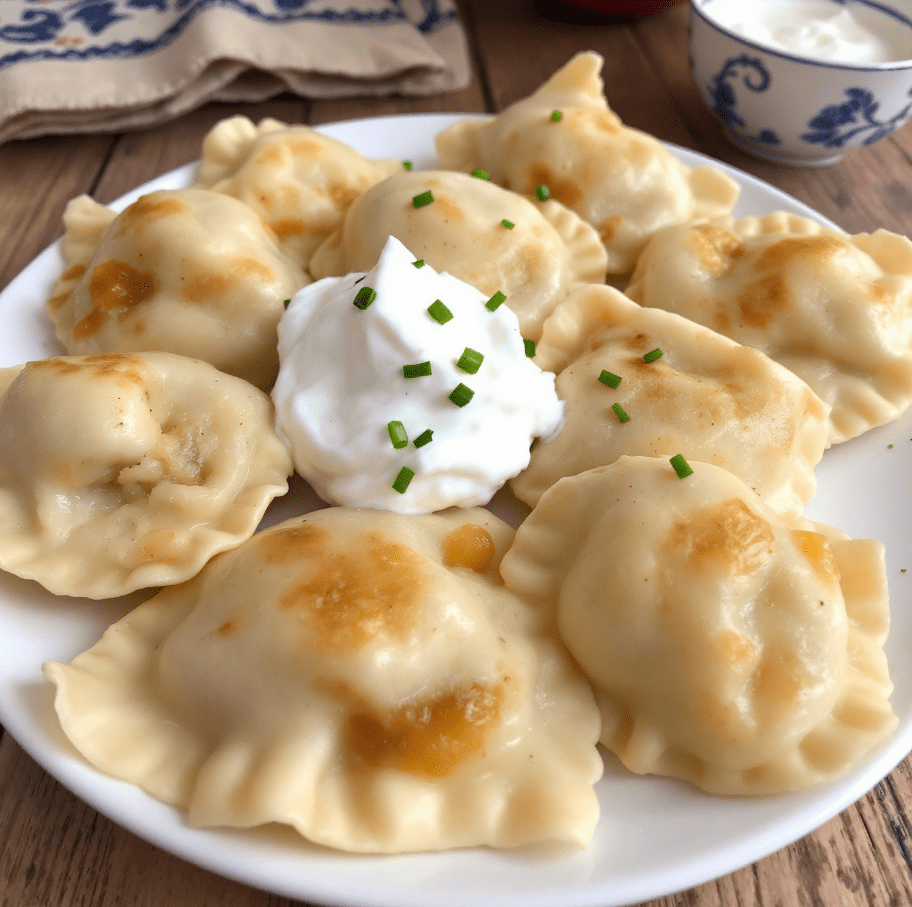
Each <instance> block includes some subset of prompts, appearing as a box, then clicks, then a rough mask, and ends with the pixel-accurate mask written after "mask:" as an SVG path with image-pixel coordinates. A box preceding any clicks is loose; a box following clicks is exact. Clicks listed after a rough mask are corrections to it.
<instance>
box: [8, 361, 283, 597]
mask: <svg viewBox="0 0 912 907" xmlns="http://www.w3.org/2000/svg"><path fill="white" fill-rule="evenodd" d="M0 384H2V385H4V386H5V390H4V392H3V396H2V398H0V567H2V568H3V569H4V570H6V571H8V572H10V573H14V574H16V575H17V576H21V577H24V578H26V579H34V580H37V581H38V582H39V583H41V584H42V585H43V586H44V587H45V588H47V589H49V590H50V591H51V592H54V593H56V594H58V595H71V596H86V597H89V598H112V597H114V596H118V595H124V594H126V593H128V592H131V591H133V590H135V589H141V588H146V587H150V586H161V585H167V584H171V583H179V582H182V581H183V580H186V579H189V578H190V577H191V576H193V575H194V574H196V573H197V572H198V571H199V570H200V569H201V568H202V566H203V564H205V563H206V561H207V560H209V558H210V557H212V556H213V555H214V554H216V553H217V552H219V551H223V550H224V549H226V548H230V547H233V546H234V545H238V544H240V543H241V542H242V541H244V539H246V538H248V537H249V536H250V535H251V534H252V533H253V532H254V530H255V529H256V527H257V524H258V523H259V521H260V519H261V517H262V516H263V513H264V511H265V510H266V507H267V505H268V504H269V502H270V501H271V500H273V498H275V497H277V496H279V495H283V494H285V492H286V491H287V490H288V476H289V475H290V474H291V471H292V465H291V457H290V454H289V453H288V449H287V448H286V447H285V445H284V443H283V442H282V441H281V439H280V438H279V437H278V435H277V434H276V433H275V430H274V428H273V418H274V417H273V408H272V402H271V401H270V399H269V397H267V396H266V394H264V393H263V392H262V391H260V390H258V389H257V388H255V387H253V386H252V385H251V384H249V383H248V382H246V381H242V380H241V379H239V378H235V377H232V376H231V375H225V374H223V373H221V372H219V371H218V370H217V369H215V368H213V367H212V366H211V365H209V364H207V363H205V362H200V361H198V360H194V359H188V358H185V357H183V356H177V355H174V354H172V353H146V354H132V355H131V354H117V353H107V354H100V355H96V356H61V357H58V358H52V359H44V360H39V361H35V362H29V363H27V364H26V365H24V366H21V367H16V368H12V369H6V370H4V372H3V374H2V376H0Z"/></svg>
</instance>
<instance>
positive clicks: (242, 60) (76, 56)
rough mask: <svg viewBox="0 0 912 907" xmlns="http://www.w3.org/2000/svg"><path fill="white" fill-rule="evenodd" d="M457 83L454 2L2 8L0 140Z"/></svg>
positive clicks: (460, 58)
mask: <svg viewBox="0 0 912 907" xmlns="http://www.w3.org/2000/svg"><path fill="white" fill-rule="evenodd" d="M468 80H469V62H468V53H467V49H466V42H465V36H464V33H463V31H462V26H461V23H460V21H459V17H458V15H457V11H456V9H455V7H454V5H453V3H452V0H0V142H2V141H6V140H8V139H11V138H27V137H32V136H36V135H43V134H47V133H63V132H94V131H102V130H105V131H111V130H118V131H119V130H123V129H129V128H136V127H140V126H147V125H151V124H154V123H158V122H163V121H165V120H167V119H169V118H171V117H174V116H178V115H180V114H182V113H184V112H185V111H187V110H190V109H192V108H193V107H195V106H198V105H199V104H202V103H204V102H206V101H210V100H221V101H255V100H263V99H265V98H268V97H271V96H272V95H275V94H278V93H279V92H282V91H292V92H294V93H296V94H299V95H302V96H305V97H314V98H318V97H322V98H326V97H343V96H346V95H366V94H376V95H380V94H391V93H401V94H433V93H437V92H444V91H453V90H456V89H459V88H462V87H464V86H465V85H466V84H467V83H468Z"/></svg>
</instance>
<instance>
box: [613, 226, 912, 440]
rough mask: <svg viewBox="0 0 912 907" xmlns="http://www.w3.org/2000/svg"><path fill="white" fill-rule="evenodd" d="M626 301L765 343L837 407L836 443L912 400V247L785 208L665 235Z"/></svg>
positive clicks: (652, 247)
mask: <svg viewBox="0 0 912 907" xmlns="http://www.w3.org/2000/svg"><path fill="white" fill-rule="evenodd" d="M627 294H628V295H629V296H630V297H632V298H633V299H635V300H636V301H637V302H639V303H640V304H641V305H644V306H654V307H657V308H661V309H668V310H669V311H672V312H677V313H678V314H679V315H683V316H684V317H686V318H690V319H692V320H693V321H697V322H699V323H700V324H704V325H706V326H707V327H710V328H712V329H713V330H716V331H719V332H720V333H722V334H727V335H728V336H729V337H732V338H734V339H735V340H737V341H738V342H739V343H743V344H746V345H748V346H753V347H756V348H757V349H760V350H762V351H763V352H764V353H766V354H767V355H768V356H769V357H770V358H772V359H775V360H776V361H777V362H780V363H782V365H784V366H785V367H786V368H788V369H791V370H792V371H793V372H795V374H796V375H798V376H799V377H801V378H803V379H804V380H805V381H806V382H807V383H808V384H809V385H810V386H811V388H812V389H813V390H814V391H815V393H816V394H817V395H818V396H819V397H820V398H821V399H822V400H823V401H824V402H825V403H826V404H827V405H828V406H829V407H830V408H831V412H830V423H831V427H830V443H831V444H836V443H838V442H840V441H846V440H848V439H849V438H854V437H855V436H857V435H860V434H862V433H863V432H865V431H867V430H868V429H870V428H874V427H875V426H877V425H883V424H885V423H887V422H890V421H891V420H893V419H895V418H896V417H897V416H899V415H900V413H902V412H903V411H904V410H905V409H906V408H907V407H908V406H909V404H910V403H912V242H910V241H909V240H908V239H907V238H906V237H904V236H899V235H897V234H895V233H889V232H888V231H886V230H878V231H876V232H875V233H870V234H867V233H860V234H857V235H854V236H852V235H849V234H846V233H841V232H839V231H837V230H832V229H828V228H825V227H822V226H821V225H820V224H818V223H816V222H815V221H813V220H810V219H809V218H805V217H800V216H798V215H794V214H787V213H785V212H773V213H771V214H768V215H765V216H763V217H745V218H741V219H739V220H733V219H732V218H719V219H716V220H712V221H709V222H697V223H693V224H687V225H683V226H678V227H669V228H668V229H666V230H663V231H661V233H659V234H658V235H656V236H655V237H654V239H653V240H652V241H651V242H650V243H649V246H648V247H647V249H646V251H645V252H644V253H643V255H642V257H641V260H640V262H639V264H638V265H637V267H636V270H635V271H634V273H633V277H632V280H631V283H630V286H629V287H628V288H627Z"/></svg>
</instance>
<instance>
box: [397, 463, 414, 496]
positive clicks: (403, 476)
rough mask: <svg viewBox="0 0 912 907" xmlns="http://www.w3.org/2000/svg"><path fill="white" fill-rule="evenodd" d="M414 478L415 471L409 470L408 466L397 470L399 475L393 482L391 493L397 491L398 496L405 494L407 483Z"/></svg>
mask: <svg viewBox="0 0 912 907" xmlns="http://www.w3.org/2000/svg"><path fill="white" fill-rule="evenodd" d="M414 478H415V470H414V469H409V468H408V466H403V467H402V469H400V470H399V475H397V476H396V481H395V482H393V491H398V492H399V494H405V490H406V489H407V488H408V487H409V483H410V482H411V481H412V479H414Z"/></svg>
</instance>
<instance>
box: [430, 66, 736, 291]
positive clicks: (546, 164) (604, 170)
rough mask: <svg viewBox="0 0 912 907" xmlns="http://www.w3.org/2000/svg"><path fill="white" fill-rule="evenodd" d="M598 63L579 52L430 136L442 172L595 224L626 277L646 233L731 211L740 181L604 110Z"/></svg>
mask: <svg viewBox="0 0 912 907" xmlns="http://www.w3.org/2000/svg"><path fill="white" fill-rule="evenodd" d="M602 62H603V60H602V57H601V56H599V55H598V54H596V53H593V52H591V51H590V52H586V53H580V54H577V55H576V56H575V57H573V59H571V60H570V61H569V62H568V63H567V64H566V65H565V66H564V67H562V68H561V69H559V70H558V71H557V72H556V73H555V74H554V75H553V76H551V78H550V79H548V81H547V82H545V83H544V85H542V86H541V87H540V88H539V89H538V90H537V91H535V92H534V93H533V94H532V95H530V96H529V97H527V98H525V99H523V100H521V101H518V102H517V103H515V104H513V105H512V106H511V107H508V108H507V109H506V110H504V111H503V112H502V113H500V114H498V115H497V116H495V117H488V118H486V119H480V120H478V119H476V120H464V121H461V122H458V123H456V124H454V125H453V126H450V127H449V128H448V129H445V130H444V131H443V132H441V133H440V134H439V135H438V136H437V139H436V141H437V154H438V157H439V159H440V166H441V167H443V168H444V169H451V170H461V171H464V172H471V171H473V170H474V169H476V168H480V169H483V170H485V171H487V172H489V173H490V175H491V179H493V180H494V181H495V182H497V183H499V184H500V185H502V186H505V187H506V188H508V189H513V190H514V191H516V192H519V193H522V194H523V195H533V194H534V193H535V191H536V189H537V188H538V187H539V186H540V185H544V186H547V187H548V189H549V190H550V192H551V197H552V198H555V199H557V200H558V201H559V202H563V204H565V205H566V206H567V207H568V208H571V209H572V210H573V211H575V212H576V213H577V214H579V215H580V216H581V217H582V218H583V219H584V220H585V221H587V222H588V223H590V224H592V225H593V226H594V227H595V228H596V229H597V230H598V233H599V236H600V237H601V239H602V242H603V243H604V245H605V248H606V249H607V250H608V270H609V272H610V273H612V274H626V273H629V272H630V270H631V269H632V268H633V266H634V264H635V262H636V257H637V255H638V254H639V252H640V250H641V249H642V247H643V245H644V243H645V242H646V240H647V239H648V238H649V236H650V235H651V234H652V233H653V232H655V230H657V229H658V228H660V227H663V226H666V225H668V224H677V223H682V222H683V221H686V220H689V219H691V218H693V217H715V216H717V215H721V214H727V213H729V212H730V211H731V210H732V208H733V207H734V204H735V202H736V201H737V198H738V184H737V183H736V182H735V181H734V180H733V179H732V178H731V177H729V176H728V175H727V174H725V173H724V172H723V171H722V170H721V169H719V168H717V167H713V166H709V165H707V166H700V167H688V166H687V165H685V164H683V163H682V162H680V161H679V160H678V159H677V158H676V157H675V156H674V155H673V154H671V152H670V151H669V150H668V149H667V148H666V147H665V146H664V145H663V144H662V143H661V142H659V141H658V140H657V139H655V138H654V137H653V136H651V135H648V134H647V133H645V132H641V131H639V130H638V129H633V128H631V127H630V126H625V125H624V124H623V123H622V122H621V120H620V118H619V117H618V116H617V115H616V114H615V113H614V112H613V111H612V110H611V109H610V108H609V107H608V104H607V101H606V100H605V95H604V91H603V84H602V79H601V76H600V75H599V73H600V72H601V68H602Z"/></svg>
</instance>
